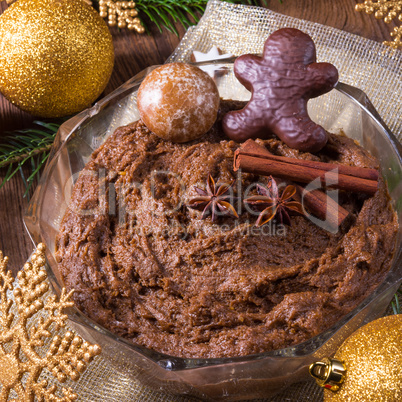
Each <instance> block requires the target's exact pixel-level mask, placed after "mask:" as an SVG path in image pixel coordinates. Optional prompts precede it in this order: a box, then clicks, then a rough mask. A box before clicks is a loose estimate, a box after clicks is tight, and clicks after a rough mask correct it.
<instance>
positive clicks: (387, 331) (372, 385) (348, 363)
mask: <svg viewBox="0 0 402 402" xmlns="http://www.w3.org/2000/svg"><path fill="white" fill-rule="evenodd" d="M335 358H336V359H339V360H341V361H343V362H344V365H345V367H346V376H345V380H344V382H343V384H341V386H340V389H339V390H338V391H336V392H332V391H328V390H324V401H325V402H329V401H330V402H335V401H336V402H346V401H353V402H367V401H376V402H377V401H382V402H385V401H387V402H397V401H402V315H401V314H399V315H391V316H387V317H383V318H380V319H378V320H375V321H373V322H371V323H369V324H367V325H365V326H364V327H362V328H360V329H359V330H357V331H356V332H354V333H353V334H352V335H351V336H350V337H349V338H347V339H346V341H345V342H344V343H343V344H342V346H341V347H340V348H339V350H338V351H337V352H336V354H335Z"/></svg>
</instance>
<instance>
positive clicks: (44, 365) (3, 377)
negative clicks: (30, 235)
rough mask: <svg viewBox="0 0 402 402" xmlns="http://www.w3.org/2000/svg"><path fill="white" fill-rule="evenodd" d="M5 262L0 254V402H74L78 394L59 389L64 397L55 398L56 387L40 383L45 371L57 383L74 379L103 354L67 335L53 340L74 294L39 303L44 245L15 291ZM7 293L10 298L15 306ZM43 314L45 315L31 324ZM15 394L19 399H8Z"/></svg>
mask: <svg viewBox="0 0 402 402" xmlns="http://www.w3.org/2000/svg"><path fill="white" fill-rule="evenodd" d="M7 262H8V259H7V257H5V258H3V254H2V253H1V251H0V297H1V299H0V400H1V401H7V400H9V401H34V400H35V397H36V398H37V400H40V401H53V402H69V401H74V400H76V399H77V395H76V394H74V393H73V391H72V390H71V389H70V388H62V395H63V396H62V397H59V396H57V394H59V392H58V390H57V387H56V386H55V385H53V386H50V387H49V386H48V381H47V380H44V379H41V378H40V376H41V373H42V371H43V370H44V369H47V370H48V371H49V372H50V373H52V375H53V376H54V377H55V378H57V380H58V381H60V382H65V381H66V380H67V379H68V378H71V379H72V380H78V379H79V377H80V374H81V373H82V372H83V371H84V370H85V369H86V366H87V364H88V363H90V362H91V361H92V359H93V358H94V356H96V355H98V354H99V353H100V352H101V349H100V347H99V346H98V345H91V344H89V343H87V342H84V341H83V340H82V338H81V337H79V336H77V335H75V334H73V333H72V332H71V331H67V332H65V334H64V335H63V336H61V335H52V332H53V331H59V330H60V329H61V328H64V327H65V325H66V324H65V321H66V319H67V315H65V314H63V310H64V309H65V308H67V307H71V306H72V305H73V304H74V303H73V302H72V301H71V300H70V298H71V295H72V292H70V293H66V291H65V289H63V290H62V293H61V296H60V299H59V300H58V301H57V298H56V296H49V297H48V298H47V299H46V300H44V299H42V296H44V295H45V293H46V292H47V291H48V289H49V286H48V284H47V282H46V280H47V273H46V271H45V270H44V269H43V268H44V265H45V246H44V245H43V244H39V245H38V247H37V249H36V251H35V253H34V254H33V255H32V257H31V262H29V263H26V264H25V265H24V269H23V270H22V271H20V272H19V273H18V275H17V278H18V285H19V286H18V287H14V285H13V281H14V279H13V277H12V275H11V272H10V271H7ZM10 292H13V293H14V300H15V301H14V302H13V300H11V299H10V297H9V295H10ZM13 307H15V308H14V309H13ZM44 311H46V314H41V315H40V317H39V319H37V320H34V319H33V317H34V316H35V315H36V314H38V313H40V312H44ZM28 328H29V329H28ZM46 341H47V342H46ZM44 347H45V349H46V350H47V352H46V353H44V351H43V348H44ZM40 349H42V350H40ZM13 394H14V396H17V399H10V398H13V396H12V395H13Z"/></svg>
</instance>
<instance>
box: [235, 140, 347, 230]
mask: <svg viewBox="0 0 402 402" xmlns="http://www.w3.org/2000/svg"><path fill="white" fill-rule="evenodd" d="M239 152H246V153H248V154H253V155H254V156H257V155H258V157H261V156H264V155H272V154H271V153H270V152H269V151H268V150H267V149H266V148H264V147H262V146H260V145H258V144H257V143H256V142H255V141H253V140H248V141H246V142H245V143H244V144H243V145H242V147H241V149H240V151H239V150H238V151H236V153H239ZM272 156H273V155H272ZM292 184H293V185H294V186H295V187H296V190H297V198H298V199H297V201H299V202H301V203H302V204H303V206H305V207H307V209H308V211H309V212H310V213H311V214H312V215H314V216H316V217H317V218H319V219H321V220H325V221H326V222H327V223H328V224H329V225H330V226H331V227H339V226H340V225H341V224H342V223H343V222H344V221H345V219H346V218H347V217H348V216H349V212H348V211H347V210H346V209H345V208H343V207H342V206H341V205H339V204H338V203H337V202H336V201H335V200H333V199H332V198H331V197H328V196H327V194H325V193H324V192H323V191H321V190H318V189H316V190H312V191H305V189H304V188H303V187H302V186H300V185H299V184H296V183H292Z"/></svg>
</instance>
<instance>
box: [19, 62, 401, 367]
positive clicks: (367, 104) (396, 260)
mask: <svg viewBox="0 0 402 402" xmlns="http://www.w3.org/2000/svg"><path fill="white" fill-rule="evenodd" d="M235 59H236V57H228V58H221V59H217V60H210V61H203V62H196V63H189V64H193V65H195V66H198V67H202V66H212V65H214V66H217V67H219V66H226V67H227V66H228V65H232V68H233V63H234V61H235ZM157 67H159V65H153V66H150V67H147V68H145V69H144V70H142V71H140V72H139V73H138V74H136V75H135V76H134V77H132V78H131V79H129V80H128V81H126V82H125V83H124V84H123V85H121V86H120V87H118V88H117V89H115V90H114V91H113V92H111V93H110V94H108V95H107V96H105V97H104V98H102V99H101V100H99V101H98V102H97V103H95V104H94V105H93V106H92V107H90V108H88V109H85V110H83V111H82V112H80V113H79V114H77V115H75V116H73V117H71V118H70V119H69V120H67V121H66V122H64V123H63V124H62V125H61V126H60V128H59V130H58V133H57V136H56V139H55V142H54V144H53V147H52V149H51V151H50V156H49V158H48V161H47V163H46V166H45V169H44V171H43V173H42V178H41V179H40V181H39V184H38V186H37V188H36V190H35V192H34V195H33V197H32V198H31V201H30V202H29V204H28V208H27V210H26V212H25V215H24V225H25V228H26V230H27V232H28V234H29V236H30V238H31V240H32V242H33V243H34V244H35V245H36V244H37V243H39V242H40V238H39V234H38V233H35V232H36V231H35V226H36V225H37V219H36V218H37V216H38V214H39V212H38V208H37V207H36V205H37V203H38V201H39V200H40V199H41V194H42V190H43V187H44V184H45V178H46V177H47V173H48V171H49V170H50V168H51V166H52V163H54V161H56V160H57V158H58V156H59V154H60V152H61V150H62V148H63V147H64V146H65V145H66V143H67V142H68V141H69V139H70V138H72V137H73V136H74V133H75V132H76V131H77V130H78V129H79V128H80V127H81V126H82V125H83V124H84V123H86V122H88V121H89V120H90V119H91V118H92V117H93V116H95V115H97V114H98V113H100V112H101V111H102V110H103V109H104V108H105V107H106V106H107V105H108V104H109V102H111V101H113V100H115V99H116V98H119V97H124V96H127V95H128V94H129V93H130V91H132V90H133V88H134V87H135V86H136V85H139V83H140V82H141V81H142V80H143V79H144V78H145V76H146V75H147V74H149V73H150V72H151V71H152V70H154V69H155V68H157ZM334 90H335V91H339V92H340V93H341V94H343V95H345V96H347V97H348V98H349V99H350V100H351V101H352V102H353V103H355V104H356V105H357V106H358V107H360V108H361V109H362V110H364V111H365V112H366V113H367V114H368V115H369V116H370V117H371V118H372V119H373V121H374V122H376V124H377V125H378V127H379V128H380V129H381V130H382V131H384V133H385V136H386V137H387V138H388V139H389V141H390V144H391V146H392V147H393V148H394V150H395V153H396V155H397V156H398V158H399V165H400V166H402V145H401V143H400V142H399V141H398V139H397V138H396V137H395V135H394V134H393V133H392V132H391V131H390V129H389V128H388V127H387V126H386V124H385V123H384V121H383V120H382V118H381V116H380V115H379V113H378V112H377V111H376V109H375V107H374V106H373V104H372V103H371V101H370V100H369V98H368V96H367V95H366V94H365V93H364V92H363V91H362V90H360V89H358V88H356V87H353V86H351V85H348V84H345V83H342V82H338V83H337V84H336V85H335V87H334ZM398 237H399V236H398ZM398 240H400V239H398ZM52 260H53V258H52ZM53 264H57V263H56V261H53ZM391 266H392V267H394V266H397V267H396V268H395V269H394V270H393V271H392V272H391V271H390V272H388V273H387V275H386V277H385V278H384V280H383V281H382V282H381V283H380V284H379V285H378V286H377V288H376V289H375V290H374V292H373V293H371V294H370V295H369V296H368V297H366V298H365V299H364V300H363V301H362V302H361V303H359V305H358V306H356V307H355V308H354V309H353V310H352V311H350V312H349V313H348V314H346V315H345V316H343V317H342V318H341V319H340V320H338V321H336V322H335V323H334V324H333V325H332V326H331V327H330V328H328V329H327V330H325V331H323V332H321V333H320V334H318V335H316V336H314V337H312V338H310V339H308V340H306V341H304V342H302V343H299V344H296V345H293V346H288V347H286V348H283V349H277V350H272V351H268V352H263V353H258V354H252V355H246V356H236V357H222V358H185V357H177V356H172V355H168V354H164V353H161V352H158V351H155V350H152V349H149V348H146V347H144V346H141V345H138V344H134V343H132V342H130V341H128V340H126V339H124V338H122V337H120V336H119V335H116V334H114V333H112V332H111V331H109V330H108V329H106V328H104V327H102V326H101V325H100V324H98V323H96V322H95V321H93V320H92V319H91V318H89V317H87V316H86V315H85V314H84V313H82V312H81V311H80V310H79V309H78V308H77V307H76V306H73V307H72V308H69V309H68V311H67V315H68V317H69V319H70V320H71V321H73V322H75V323H77V324H79V325H84V326H87V327H89V329H91V330H94V331H96V332H98V333H101V334H103V335H105V336H107V337H108V338H110V339H113V340H114V341H115V342H117V343H119V344H121V345H122V346H125V347H128V348H129V349H132V350H133V351H135V352H137V353H139V354H140V355H142V356H143V357H146V358H148V359H150V360H151V361H153V362H154V363H157V364H158V365H159V366H160V367H162V368H164V369H166V370H169V371H181V370H189V369H196V368H201V367H210V366H217V365H225V364H229V363H241V362H250V361H256V360H262V359H267V358H269V359H283V358H289V357H293V358H297V357H306V356H310V355H313V354H314V352H315V351H316V350H317V349H319V348H321V347H323V346H324V345H325V344H326V342H328V341H329V340H330V338H331V337H332V336H334V335H335V334H336V333H337V332H338V331H340V330H341V328H342V327H343V326H344V325H345V324H346V323H347V322H348V321H349V320H350V319H351V318H352V317H354V316H355V315H356V314H357V313H359V312H360V311H362V310H364V309H365V308H366V307H367V306H368V305H369V304H371V303H373V302H375V300H376V299H377V298H378V297H380V296H381V294H384V293H387V292H388V291H389V289H390V288H391V287H395V286H396V287H399V285H400V284H401V282H402V276H400V277H399V278H398V279H396V278H393V276H395V271H396V270H397V269H398V267H400V266H402V248H399V250H395V254H394V256H393V260H392V265H391ZM46 270H47V273H48V279H49V282H50V283H51V287H52V290H53V291H54V292H55V293H56V294H58V295H59V294H60V290H61V287H62V286H61V284H60V283H59V281H58V279H57V278H56V276H55V274H54V273H53V270H52V268H51V266H50V264H49V262H47V264H46ZM391 282H392V283H391ZM317 340H320V346H319V347H316V348H315V349H314V350H312V349H311V348H312V346H311V345H312V344H314V343H315V342H317ZM295 349H296V352H295ZM299 350H300V351H299ZM303 350H305V351H306V353H303Z"/></svg>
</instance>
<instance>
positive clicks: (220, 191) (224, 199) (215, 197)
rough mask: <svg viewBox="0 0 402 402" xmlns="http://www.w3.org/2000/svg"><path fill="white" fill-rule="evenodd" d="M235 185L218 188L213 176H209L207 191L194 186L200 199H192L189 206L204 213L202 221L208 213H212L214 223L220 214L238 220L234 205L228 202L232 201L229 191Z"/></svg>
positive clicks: (224, 185)
mask: <svg viewBox="0 0 402 402" xmlns="http://www.w3.org/2000/svg"><path fill="white" fill-rule="evenodd" d="M233 183H234V182H232V183H231V184H230V185H228V184H222V185H220V186H217V185H216V184H215V181H214V179H213V178H212V176H211V175H209V176H208V181H207V185H206V189H205V190H203V189H201V188H199V187H195V186H194V189H195V191H196V192H197V193H198V194H199V195H200V197H195V198H193V199H191V200H190V201H189V203H188V205H187V206H188V207H189V208H192V209H197V210H198V211H202V215H201V219H205V218H206V217H207V216H208V213H209V212H211V215H212V216H211V219H212V222H214V221H215V217H216V215H217V214H218V212H220V213H222V214H227V215H232V216H234V217H235V218H238V217H239V215H238V214H237V212H236V210H235V209H234V207H233V205H232V204H231V203H230V202H228V200H229V199H230V194H228V191H229V189H230V188H231V187H232V186H233Z"/></svg>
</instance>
